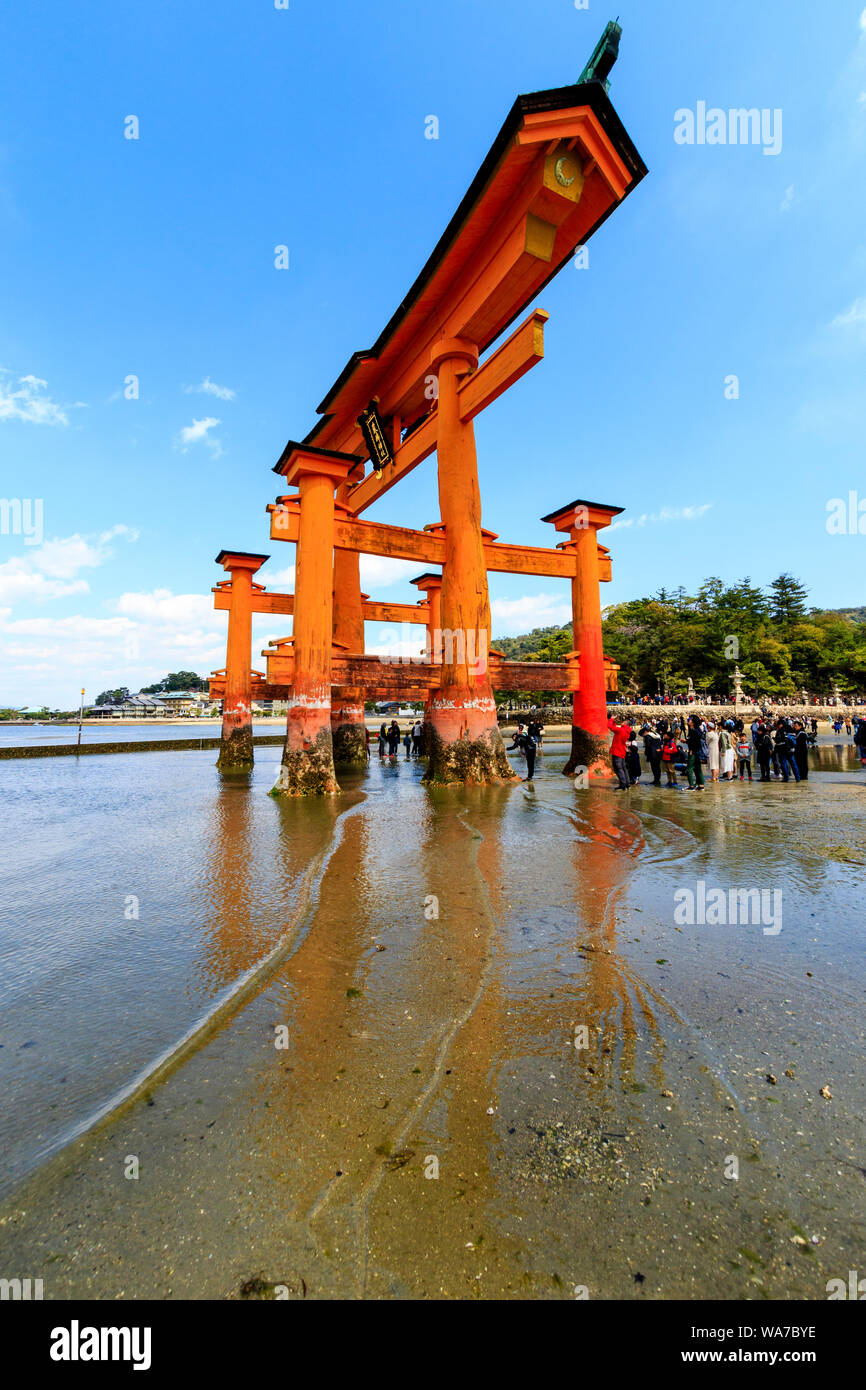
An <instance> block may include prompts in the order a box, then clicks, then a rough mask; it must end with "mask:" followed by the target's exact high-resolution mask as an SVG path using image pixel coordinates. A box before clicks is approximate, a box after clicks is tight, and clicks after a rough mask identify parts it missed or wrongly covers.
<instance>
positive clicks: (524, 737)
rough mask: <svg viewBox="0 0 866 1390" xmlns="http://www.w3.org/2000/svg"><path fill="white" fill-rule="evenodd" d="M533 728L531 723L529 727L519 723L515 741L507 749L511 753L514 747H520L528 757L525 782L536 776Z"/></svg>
mask: <svg viewBox="0 0 866 1390" xmlns="http://www.w3.org/2000/svg"><path fill="white" fill-rule="evenodd" d="M531 728H532V725H531V724H530V726H529V728H527V729H524V727H523V725H522V724H518V726H517V732H516V734H515V735H514V737H513V741H512V743H511V744H510V746H509V748H508V749H507V750H506V751H507V752H509V753H510V752H511V750H512V748H519V749H520V751H521V752H522V753H523V754H524V756H525V757H526V776H525V777H524V778H523V780H524V782H531V781H532V779H533V777H534V776H535V735H534V734H532V733H530V729H531Z"/></svg>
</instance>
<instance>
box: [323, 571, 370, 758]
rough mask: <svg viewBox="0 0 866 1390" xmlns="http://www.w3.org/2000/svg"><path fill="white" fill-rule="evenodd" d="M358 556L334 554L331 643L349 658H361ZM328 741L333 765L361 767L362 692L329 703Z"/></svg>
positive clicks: (345, 690)
mask: <svg viewBox="0 0 866 1390" xmlns="http://www.w3.org/2000/svg"><path fill="white" fill-rule="evenodd" d="M360 563H361V556H360V554H359V553H358V551H357V550H335V551H334V641H335V642H336V643H338V644H339V645H340V646H342V647H345V648H346V650H347V652H349V653H350V654H351V655H352V656H363V654H364V599H365V598H366V597H367V595H366V594H362V593H361V573H360ZM331 740H332V743H333V748H334V762H335V763H347V764H349V765H351V766H355V767H365V766H366V763H367V740H366V737H365V732H364V691H363V690H361V689H358V688H356V687H353V686H341V687H340V692H339V695H338V697H337V698H336V699H334V698H333V697H332V699H331Z"/></svg>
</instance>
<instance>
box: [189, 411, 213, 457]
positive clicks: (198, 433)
mask: <svg viewBox="0 0 866 1390" xmlns="http://www.w3.org/2000/svg"><path fill="white" fill-rule="evenodd" d="M221 424H222V421H221V420H218V419H217V418H216V417H215V416H213V415H208V416H206V417H205V419H204V420H196V419H195V418H194V419H193V422H192V424H191V425H184V427H183V429H182V430H181V431H180V434H179V435H178V439H179V441H180V444H181V446H182V447H181V453H183V454H185V453H186V451H187V449H188V448H189V446H190V444H199V443H200V442H201V441H202V440H204V442H205V444H206V445H207V446H208V448H209V449H210V450H211V452H212V453H213V455H214V458H219V456H220V454H221V453H222V445H221V444H220V442H219V440H218V439H216V438H211V436H210V434H209V433H208V431H209V430H212V429H214V428H215V427H216V426H217V425H221Z"/></svg>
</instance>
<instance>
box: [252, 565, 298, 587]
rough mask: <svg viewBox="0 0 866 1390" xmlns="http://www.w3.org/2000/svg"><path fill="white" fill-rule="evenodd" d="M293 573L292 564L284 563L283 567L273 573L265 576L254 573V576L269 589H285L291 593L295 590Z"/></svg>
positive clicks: (293, 567)
mask: <svg viewBox="0 0 866 1390" xmlns="http://www.w3.org/2000/svg"><path fill="white" fill-rule="evenodd" d="M295 573H296V570H295V566H294V565H286V568H285V569H282V570H276V571H275V572H274V573H273V574H268V575H267V576H265V577H262V576H261V575H256V578H257V579H260V580H261V582H262V584H266V585H267V587H268V588H269V589H277V588H280V589H286V590H287V591H288V592H289V593H290V594H291V593H294V590H295Z"/></svg>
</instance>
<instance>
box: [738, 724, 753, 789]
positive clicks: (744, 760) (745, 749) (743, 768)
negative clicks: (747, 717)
mask: <svg viewBox="0 0 866 1390" xmlns="http://www.w3.org/2000/svg"><path fill="white" fill-rule="evenodd" d="M737 761H738V763H739V767H740V781H741V782H742V780H743V777H744V775H745V773H747V772H748V774H749V781H750V782H751V780H752V745H751V743H750V742H749V740H748V739H747V738H746V735H745V733H742V734H740V737H739V740H738V742H737Z"/></svg>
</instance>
